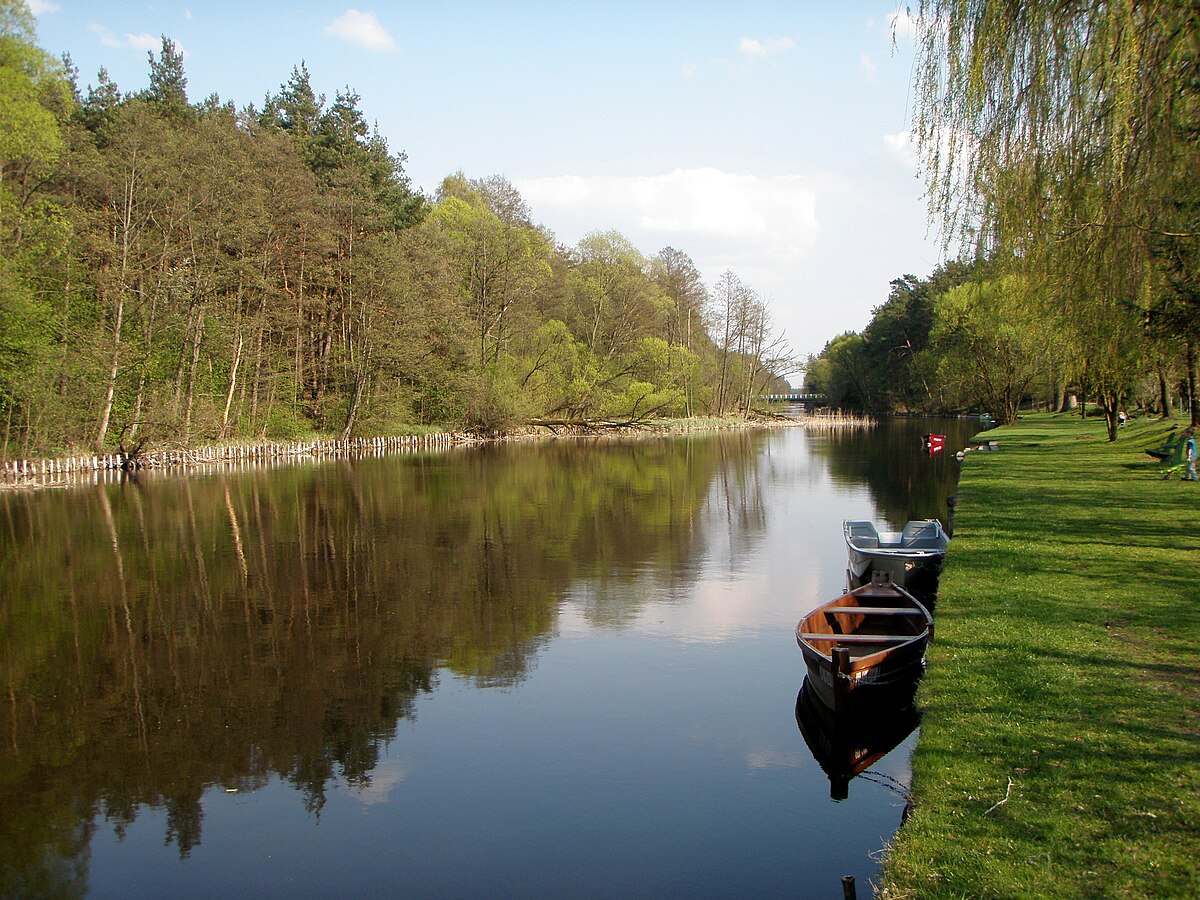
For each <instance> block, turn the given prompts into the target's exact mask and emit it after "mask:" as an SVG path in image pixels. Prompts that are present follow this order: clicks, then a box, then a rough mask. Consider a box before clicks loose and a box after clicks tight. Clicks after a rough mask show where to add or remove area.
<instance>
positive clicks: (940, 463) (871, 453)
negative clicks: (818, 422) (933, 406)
mask: <svg viewBox="0 0 1200 900" xmlns="http://www.w3.org/2000/svg"><path fill="white" fill-rule="evenodd" d="M980 428H981V426H980V425H979V422H978V421H976V420H970V419H919V418H917V419H907V418H902V417H897V418H884V419H881V420H880V421H879V423H878V424H876V425H875V426H873V427H871V428H865V429H858V428H853V429H843V430H840V431H831V432H828V433H826V434H822V435H821V436H820V437H819V438H812V439H810V441H809V447H810V450H811V452H812V454H813V455H814V456H817V457H821V458H824V459H826V460H827V461H828V463H829V471H830V475H831V477H832V478H833V479H834V481H836V482H839V483H841V484H846V485H852V486H861V485H865V486H866V487H867V489H868V490H869V491H870V493H871V498H872V501H873V502H874V504H875V507H876V509H877V510H878V511H879V517H880V518H882V519H886V520H887V521H888V522H890V523H891V524H892V525H894V526H896V527H899V526H901V525H903V524H904V523H905V522H907V521H909V520H910V519H925V518H939V519H942V520H943V521H944V520H945V518H946V498H947V496H948V495H949V494H951V493H953V492H954V490H955V485H956V484H957V483H958V461H957V460H956V459H955V458H954V454H955V452H957V451H958V450H960V449H961V448H962V447H964V446H965V445H966V443H967V441H968V440H969V439H970V438H971V437H972V436H973V435H975V434H976V433H978V432H979V431H980ZM931 430H937V431H939V432H941V433H944V434H945V435H946V449H945V450H944V451H942V452H941V453H940V454H937V455H936V456H927V455H925V454H924V452H923V450H922V447H921V435H922V434H924V433H927V432H929V431H931ZM915 457H923V458H921V459H920V460H919V461H918V464H915V465H914V462H913V460H914V458H915Z"/></svg>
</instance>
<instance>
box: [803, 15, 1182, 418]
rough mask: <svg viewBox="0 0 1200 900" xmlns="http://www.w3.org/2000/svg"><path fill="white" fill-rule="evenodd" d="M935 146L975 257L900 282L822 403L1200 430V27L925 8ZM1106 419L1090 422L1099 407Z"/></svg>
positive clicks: (924, 54)
mask: <svg viewBox="0 0 1200 900" xmlns="http://www.w3.org/2000/svg"><path fill="white" fill-rule="evenodd" d="M920 19H921V22H922V23H923V27H922V29H921V38H920V48H921V60H920V64H919V65H918V67H917V70H916V73H917V74H916V79H915V87H914V90H915V93H916V96H917V98H918V102H917V112H916V115H915V119H914V134H915V137H916V140H917V142H918V146H919V149H920V155H921V158H922V161H923V165H924V169H925V175H926V183H927V186H928V190H929V196H930V203H931V211H932V213H933V215H934V218H935V219H940V223H941V225H942V228H943V235H944V237H945V239H946V240H947V242H948V243H951V242H953V243H954V244H955V245H956V246H958V247H959V248H961V250H962V255H961V258H960V261H954V262H950V263H946V264H944V265H943V266H941V267H940V268H939V269H938V270H937V271H935V272H933V273H932V274H931V275H929V276H928V277H925V278H920V277H916V276H913V275H904V276H903V277H901V278H898V279H896V280H895V281H893V282H892V290H891V294H890V295H889V297H888V298H887V300H886V302H885V303H883V304H882V305H880V306H879V307H877V308H876V309H875V310H874V314H873V317H872V319H871V322H870V323H869V324H868V325H867V327H866V328H865V329H864V330H863V331H862V332H861V333H855V332H848V333H845V334H842V335H839V336H837V337H835V338H834V339H833V340H831V341H830V342H829V343H828V344H827V345H826V347H825V349H824V351H823V352H822V353H821V354H819V356H818V357H817V358H815V359H812V360H810V361H809V365H808V367H807V370H806V388H807V389H809V390H816V391H824V392H827V393H828V394H829V396H830V399H831V401H832V402H833V403H834V404H837V405H842V406H846V407H849V408H857V409H865V410H872V411H881V410H895V409H900V410H911V411H921V412H952V411H961V410H965V409H974V410H982V411H986V412H988V413H990V414H991V415H992V416H994V417H995V419H996V420H997V421H998V422H1000V423H1010V422H1012V421H1014V420H1015V418H1016V416H1017V414H1018V410H1019V409H1022V408H1025V407H1027V406H1029V405H1033V406H1036V407H1038V408H1042V409H1054V410H1064V409H1066V408H1069V407H1070V406H1071V404H1072V403H1073V402H1074V403H1078V404H1079V405H1080V408H1081V410H1082V411H1084V412H1085V413H1086V411H1087V410H1088V409H1089V408H1090V409H1092V410H1095V411H1096V412H1097V413H1098V414H1099V413H1102V414H1103V415H1104V417H1105V419H1106V422H1107V426H1108V435H1109V439H1110V440H1115V439H1116V436H1117V433H1118V432H1117V428H1118V423H1119V421H1120V413H1121V412H1122V411H1123V410H1124V409H1125V408H1126V407H1129V408H1130V410H1134V409H1141V410H1143V411H1144V412H1146V413H1147V414H1151V415H1161V416H1164V417H1167V416H1170V415H1172V413H1173V411H1175V412H1179V411H1184V412H1186V413H1187V414H1188V416H1189V419H1190V422H1191V424H1193V425H1198V424H1200V404H1198V403H1197V402H1196V397H1197V351H1198V349H1200V181H1198V180H1197V178H1196V173H1197V172H1200V51H1198V48H1200V9H1198V8H1197V7H1196V6H1195V4H1191V3H1180V2H1161V0H1156V2H1147V3H1138V4H1109V3H1105V2H1082V3H1059V2H1042V0H1030V2H1026V3H1021V4H1018V5H1017V6H1015V7H1013V9H1011V10H1010V9H1008V8H1007V6H1006V7H1005V8H1004V9H999V8H998V7H997V6H996V5H995V4H992V5H990V6H989V5H988V4H987V3H985V2H983V0H971V2H963V3H960V2H956V0H925V2H923V3H921V5H920ZM1089 404H1090V407H1089Z"/></svg>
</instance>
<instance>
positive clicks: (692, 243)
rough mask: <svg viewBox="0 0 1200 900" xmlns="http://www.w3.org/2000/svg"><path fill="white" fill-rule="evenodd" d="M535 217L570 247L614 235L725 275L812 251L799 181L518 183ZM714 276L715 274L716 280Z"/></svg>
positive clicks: (723, 178) (561, 179) (687, 172)
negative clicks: (668, 250)
mask: <svg viewBox="0 0 1200 900" xmlns="http://www.w3.org/2000/svg"><path fill="white" fill-rule="evenodd" d="M516 187H517V189H518V190H520V191H521V194H522V196H523V197H524V198H525V200H526V201H527V202H528V203H529V206H530V208H531V209H532V210H533V212H534V217H535V218H542V217H545V221H547V222H548V223H551V227H552V228H554V229H555V230H557V231H560V235H559V236H560V238H561V239H563V240H566V241H568V242H570V243H574V242H576V241H578V240H579V238H581V237H582V236H583V235H584V233H586V232H587V231H591V230H595V229H607V228H615V229H616V230H618V231H620V232H621V233H622V234H624V235H625V236H626V237H627V238H629V239H630V240H631V241H633V243H634V245H635V246H638V247H639V248H640V249H641V250H642V251H643V252H645V253H656V252H658V250H661V249H662V248H663V247H664V246H667V245H668V244H672V245H674V246H678V247H681V248H687V250H688V252H689V253H691V254H692V255H693V258H694V259H695V260H696V262H697V265H700V264H701V260H700V257H701V256H704V257H706V258H708V259H709V260H711V261H714V263H715V265H720V266H724V267H725V268H728V267H730V266H733V265H734V264H736V263H738V262H742V263H745V262H747V261H754V260H759V261H762V262H764V263H766V262H775V263H784V264H787V263H789V262H795V261H796V260H798V259H799V258H801V257H803V256H804V254H805V253H806V252H807V251H808V249H809V248H811V247H812V245H813V242H814V241H815V240H816V236H817V231H818V223H817V214H816V203H817V197H816V191H815V189H814V188H813V186H812V183H811V181H810V180H809V179H805V178H802V177H799V176H786V175H785V176H774V177H765V176H755V175H736V174H733V173H730V172H722V171H720V170H718V169H713V168H701V169H676V170H675V171H673V172H670V173H668V174H666V175H649V176H594V177H581V176H572V175H565V176H557V177H548V178H533V179H528V180H524V181H517V182H516ZM717 274H719V272H718V273H717Z"/></svg>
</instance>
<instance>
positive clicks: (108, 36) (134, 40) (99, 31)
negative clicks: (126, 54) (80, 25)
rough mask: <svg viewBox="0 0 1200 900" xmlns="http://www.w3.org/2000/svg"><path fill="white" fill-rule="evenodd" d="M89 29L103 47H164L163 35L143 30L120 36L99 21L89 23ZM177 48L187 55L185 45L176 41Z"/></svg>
mask: <svg viewBox="0 0 1200 900" xmlns="http://www.w3.org/2000/svg"><path fill="white" fill-rule="evenodd" d="M88 31H90V32H91V33H92V34H94V35H96V37H97V38H98V39H99V41H100V46H102V47H119V48H123V49H132V50H150V51H158V50H159V49H161V48H162V37H160V36H156V35H153V34H150V33H149V32H146V31H143V32H141V33H140V34H129V33H128V32H126V33H125V34H124V35H123V36H120V37H118V36H117V35H116V34H115V33H114V32H113V31H112V30H111V29H108V28H105V27H104V26H103V25H101V24H99V23H98V22H92V23H91V24H90V25H88ZM174 43H175V49H176V50H177V51H178V52H179V53H180V54H181V55H182V56H183V57H185V58H186V57H187V51H186V50H185V49H184V48H183V45H182V44H180V43H179V42H178V41H175V42H174Z"/></svg>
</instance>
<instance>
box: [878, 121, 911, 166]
mask: <svg viewBox="0 0 1200 900" xmlns="http://www.w3.org/2000/svg"><path fill="white" fill-rule="evenodd" d="M883 146H884V149H886V150H887V152H888V153H890V154H891V155H892V156H894V157H896V159H898V160H900V162H901V163H903V164H904V166H905V167H906V168H909V169H912V170H914V171H915V170H916V168H917V164H918V162H919V161H920V160H919V158H918V156H917V145H916V143H915V142H914V141H913V136H912V131H911V130H910V129H908V128H906V129H904V130H903V131H898V132H896V133H895V134H885V135H884V136H883Z"/></svg>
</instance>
